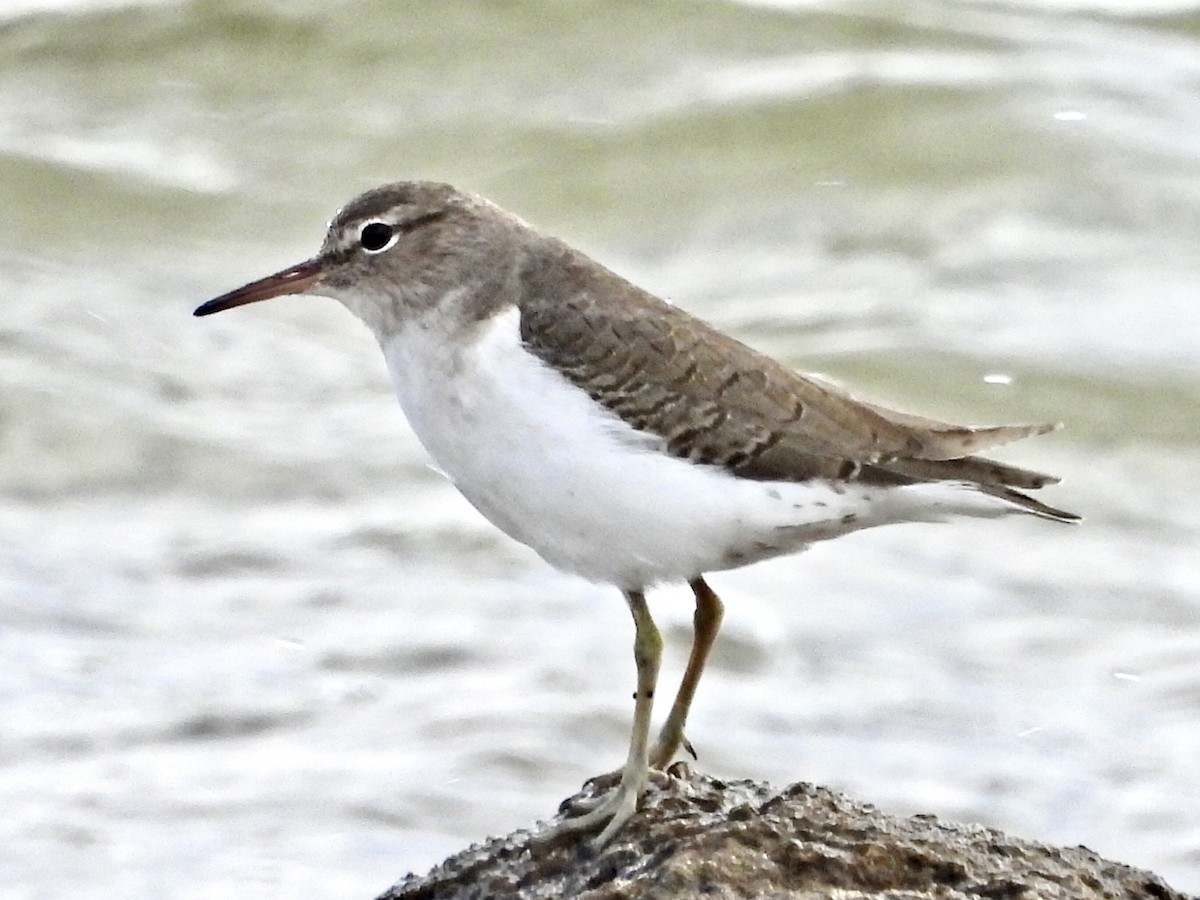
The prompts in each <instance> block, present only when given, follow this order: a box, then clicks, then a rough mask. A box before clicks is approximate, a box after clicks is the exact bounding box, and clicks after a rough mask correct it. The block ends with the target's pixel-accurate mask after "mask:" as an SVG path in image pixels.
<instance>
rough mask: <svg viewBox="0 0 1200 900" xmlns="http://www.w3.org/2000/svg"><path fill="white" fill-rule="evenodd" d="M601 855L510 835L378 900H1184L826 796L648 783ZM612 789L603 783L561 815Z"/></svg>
mask: <svg viewBox="0 0 1200 900" xmlns="http://www.w3.org/2000/svg"><path fill="white" fill-rule="evenodd" d="M653 777H654V780H653V782H652V784H651V786H650V788H649V790H648V791H647V792H646V795H645V797H644V798H643V799H642V803H641V806H640V811H639V813H638V815H637V816H635V817H634V818H633V820H632V821H630V822H629V824H627V825H626V826H625V828H624V829H623V830H622V831H621V832H620V833H618V834H617V836H616V837H615V838H614V839H613V841H612V842H611V843H610V844H609V845H608V846H606V847H605V848H604V849H603V850H602V851H601V852H600V853H594V852H592V851H590V850H589V848H588V846H587V842H586V840H581V839H580V838H579V837H577V836H565V837H561V838H558V839H556V840H555V841H553V842H552V843H545V842H539V841H538V840H537V837H536V834H537V833H536V832H530V831H524V830H520V831H515V832H513V833H512V834H510V835H508V836H506V837H500V838H494V839H492V840H490V841H488V842H487V843H485V844H483V845H477V846H473V847H470V848H468V849H466V850H464V851H462V852H461V853H459V854H458V855H456V856H453V857H451V858H450V859H448V860H446V861H445V862H443V863H442V864H441V865H439V866H438V867H437V868H435V869H434V870H433V871H431V872H430V873H429V874H428V875H424V876H420V877H418V876H416V875H409V876H408V877H407V878H405V879H404V880H403V881H402V882H400V883H399V884H397V885H395V886H394V887H392V888H391V889H390V890H388V891H387V892H386V893H384V894H383V895H382V896H381V897H380V898H379V900H417V898H422V900H434V898H436V900H449V898H454V900H468V898H469V900H503V898H522V900H526V898H529V900H532V898H550V897H553V898H581V900H615V898H622V900H632V898H639V900H641V898H645V900H657V898H672V900H675V898H688V897H705V898H722V900H724V898H735V897H736V898H748V897H755V898H805V900H808V898H826V897H827V898H839V900H850V898H867V897H871V898H883V897H886V898H891V900H909V898H913V900H915V898H935V897H936V898H939V900H957V898H972V900H976V898H987V900H1043V898H1045V900H1052V898H1130V900H1132V898H1147V900H1151V898H1153V900H1160V898H1161V900H1168V898H1169V900H1176V898H1178V900H1185V895H1184V894H1181V893H1179V892H1178V891H1175V890H1172V889H1171V888H1169V887H1168V886H1167V885H1166V884H1164V883H1163V881H1162V879H1160V878H1159V877H1158V876H1156V875H1152V874H1150V873H1149V872H1143V871H1139V870H1137V869H1132V868H1129V867H1128V866H1124V865H1121V864H1120V863H1114V862H1109V861H1108V860H1105V859H1102V858H1101V857H1099V856H1097V855H1096V854H1095V853H1093V852H1092V851H1091V850H1088V849H1087V848H1086V847H1071V848H1059V847H1050V846H1047V845H1045V844H1037V843H1033V842H1031V841H1025V840H1021V839H1020V838H1014V837H1009V836H1008V835H1005V834H1002V833H1001V832H999V831H994V830H992V829H989V828H983V827H980V826H975V825H954V824H949V823H944V822H939V821H938V820H937V819H935V818H934V817H932V816H913V817H911V818H900V817H897V816H890V815H886V814H884V813H882V812H880V811H879V810H877V809H875V808H874V807H872V806H869V805H867V804H863V803H857V802H855V801H853V800H850V799H849V798H847V797H845V796H843V795H841V794H837V793H835V792H833V791H830V790H827V789H825V788H821V787H816V786H814V785H811V784H796V785H792V786H791V787H788V788H785V789H784V790H782V791H777V790H774V789H772V788H771V787H770V786H768V785H765V784H758V783H754V782H749V781H738V782H732V783H726V782H722V781H718V780H717V779H715V778H710V777H708V776H705V775H699V774H694V773H691V772H689V771H688V770H687V769H686V768H684V767H682V766H676V767H673V768H672V769H671V771H670V774H661V773H660V774H656V775H654V776H653ZM614 783H615V779H614V778H613V777H612V776H602V777H601V778H598V779H593V780H592V781H590V782H588V783H587V784H586V785H584V789H583V791H581V792H580V793H579V794H577V795H576V796H574V797H571V798H569V799H568V800H566V801H564V803H563V804H562V806H561V807H560V809H559V816H560V817H561V816H562V815H563V814H564V813H566V812H568V811H570V810H571V809H572V807H574V806H576V805H577V804H581V803H586V802H587V801H588V800H589V799H591V798H594V797H595V796H597V794H600V793H603V792H604V791H605V790H607V789H608V788H610V787H611V786H612V785H613V784H614Z"/></svg>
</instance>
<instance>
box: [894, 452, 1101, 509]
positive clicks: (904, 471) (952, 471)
mask: <svg viewBox="0 0 1200 900" xmlns="http://www.w3.org/2000/svg"><path fill="white" fill-rule="evenodd" d="M881 468H883V469H885V470H886V471H888V472H891V473H894V474H896V475H899V476H902V477H905V478H911V479H913V480H914V481H926V482H934V481H957V482H960V483H962V484H966V485H969V486H970V487H973V488H975V489H976V490H978V491H980V492H982V493H984V494H988V495H989V496H992V497H996V498H998V499H1000V500H1004V501H1005V502H1007V503H1011V504H1013V505H1014V506H1016V507H1018V508H1020V509H1022V510H1024V511H1026V512H1029V513H1032V514H1034V515H1036V516H1041V517H1042V518H1046V519H1053V520H1055V521H1057V522H1078V521H1080V520H1081V519H1082V518H1083V517H1082V516H1079V515H1076V514H1075V513H1073V512H1067V511H1066V510H1064V509H1058V508H1057V507H1054V506H1050V505H1049V504H1048V503H1043V502H1042V501H1040V500H1035V499H1034V498H1033V497H1030V496H1028V495H1027V494H1023V493H1021V490H1037V489H1038V488H1043V487H1045V486H1046V485H1050V484H1058V482H1059V479H1058V478H1055V477H1054V476H1053V475H1046V474H1044V473H1042V472H1034V471H1032V470H1031V469H1022V468H1021V467H1019V466H1011V465H1008V464H1006V463H1001V462H996V461H995V460H994V459H985V458H983V457H981V456H964V457H962V458H961V459H897V460H892V461H891V462H889V463H887V464H886V465H884V466H882V467H881ZM1017 488H1020V489H1021V490H1017Z"/></svg>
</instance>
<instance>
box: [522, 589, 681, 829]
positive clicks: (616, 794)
mask: <svg viewBox="0 0 1200 900" xmlns="http://www.w3.org/2000/svg"><path fill="white" fill-rule="evenodd" d="M625 599H626V601H627V602H628V603H629V610H630V612H632V613H633V626H634V629H635V633H634V639H633V661H634V662H635V663H636V664H637V693H636V694H634V695H633V696H634V705H633V734H632V735H631V736H630V739H629V756H628V757H627V758H626V760H625V767H624V768H623V769H622V770H621V782H620V784H618V785H617V787H616V789H615V790H613V791H612V793H610V794H609V795H608V796H607V797H605V798H604V800H603V801H602V802H601V803H600V805H599V806H597V807H596V808H595V809H593V810H591V811H589V812H587V813H584V814H583V815H582V816H578V817H577V818H574V819H566V820H564V821H562V822H560V823H559V824H558V825H556V826H555V827H554V828H552V829H550V830H549V831H548V832H545V833H543V834H541V835H539V836H538V837H539V839H541V840H550V839H553V838H555V837H557V836H558V835H560V834H566V833H568V832H577V831H587V830H590V829H591V828H593V827H595V826H598V825H599V824H601V823H602V822H603V823H607V824H605V826H604V830H603V831H601V832H600V834H599V835H597V836H596V837H595V838H593V839H592V842H591V843H592V847H593V848H595V849H597V850H598V849H600V848H601V847H603V846H604V845H605V844H606V843H608V841H609V839H610V838H612V836H613V835H614V834H616V833H617V831H619V830H620V828H621V826H622V825H624V824H625V823H626V822H628V821H629V819H630V818H632V816H633V814H634V813H635V812H637V803H638V798H639V797H641V795H642V792H643V791H644V790H645V789H646V782H647V780H648V779H649V777H650V761H649V750H648V747H649V741H650V714H651V712H652V711H653V708H654V688H655V685H656V684H657V682H658V665H659V662H660V660H661V659H662V636H661V635H659V633H658V628H657V627H656V626H655V624H654V620H653V619H652V618H651V617H650V610H649V608H648V607H647V606H646V597H645V595H644V594H643V593H642V592H641V591H626V592H625Z"/></svg>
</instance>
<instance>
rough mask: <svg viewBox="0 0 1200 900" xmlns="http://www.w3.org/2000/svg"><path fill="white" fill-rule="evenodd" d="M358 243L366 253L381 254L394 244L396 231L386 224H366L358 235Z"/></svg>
mask: <svg viewBox="0 0 1200 900" xmlns="http://www.w3.org/2000/svg"><path fill="white" fill-rule="evenodd" d="M358 242H359V244H361V245H362V248H363V249H364V250H366V251H367V252H368V253H382V252H383V251H384V250H386V249H387V248H388V247H390V246H392V244H394V243H396V229H395V228H393V227H392V226H391V225H389V224H388V223H387V222H368V223H367V224H366V225H364V226H363V227H362V231H360V232H359V233H358Z"/></svg>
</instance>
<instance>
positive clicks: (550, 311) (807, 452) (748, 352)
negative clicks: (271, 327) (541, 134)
mask: <svg viewBox="0 0 1200 900" xmlns="http://www.w3.org/2000/svg"><path fill="white" fill-rule="evenodd" d="M517 277H518V278H519V279H520V280H521V282H522V283H521V285H520V288H521V289H520V291H519V293H518V296H520V297H522V298H523V300H522V303H521V337H522V340H523V341H524V342H525V345H526V346H527V347H528V348H529V349H530V350H531V351H532V352H533V353H534V354H536V355H537V356H538V357H539V358H540V359H541V360H542V361H543V362H545V363H546V364H547V365H549V366H551V367H553V368H554V369H556V370H557V371H559V372H560V373H562V374H563V375H564V376H565V377H566V378H568V379H570V380H571V382H572V383H574V384H576V385H577V386H579V387H580V388H582V389H583V390H585V391H587V392H588V394H589V395H590V396H591V397H592V398H593V399H595V400H596V401H597V402H599V403H601V404H603V405H604V406H605V407H607V408H608V409H610V410H611V411H612V412H614V413H616V414H617V415H618V416H620V417H621V418H622V419H623V420H625V421H626V422H628V423H629V424H630V425H632V426H633V427H635V428H637V429H639V430H642V431H645V432H648V433H651V434H654V435H657V436H658V437H660V438H661V439H662V440H663V444H664V447H665V449H666V450H667V452H669V453H671V454H673V455H676V456H679V457H682V458H685V459H689V460H692V461H694V462H698V463H705V464H710V465H716V466H722V467H724V468H726V469H728V470H729V471H731V472H733V473H734V474H736V475H738V476H740V477H744V478H754V479H765V480H784V481H803V480H807V479H811V478H826V479H852V478H857V479H860V480H862V481H866V482H869V483H880V484H906V483H912V482H914V481H937V480H955V481H966V482H973V483H975V484H977V485H978V486H979V487H980V488H981V489H982V490H985V491H986V492H988V493H994V494H996V495H998V496H1002V497H1004V498H1005V499H1007V500H1009V501H1011V502H1013V503H1016V504H1018V505H1021V506H1023V507H1025V508H1026V509H1029V510H1030V511H1031V512H1035V513H1038V514H1041V515H1046V516H1049V517H1052V518H1062V519H1069V518H1076V517H1074V516H1072V515H1071V514H1070V513H1065V512H1062V511H1060V510H1055V509H1053V508H1052V507H1048V506H1045V505H1044V504H1041V503H1039V502H1037V501H1035V500H1032V498H1028V497H1025V496H1024V495H1023V494H1019V493H1017V492H1016V491H1013V490H1011V488H1013V487H1019V488H1026V489H1028V488H1037V487H1042V486H1043V485H1046V484H1051V483H1053V482H1054V481H1056V479H1054V478H1052V477H1051V476H1048V475H1041V474H1039V473H1036V472H1030V471H1027V470H1024V469H1019V468H1016V467H1014V466H1006V465H1004V464H1002V463H996V462H992V461H990V460H985V459H981V458H978V457H974V456H971V455H970V454H971V453H973V452H974V451H976V450H979V449H983V448H986V447H991V446H995V445H998V444H1003V443H1007V442H1008V441H1013V440H1017V439H1019V438H1023V437H1028V436H1030V435H1034V434H1042V433H1044V432H1046V431H1049V430H1051V429H1052V428H1054V427H1056V426H1052V425H1013V426H998V427H986V428H972V427H966V426H959V425H951V424H948V423H943V422H937V421H934V420H931V419H923V418H920V417H917V416H910V415H907V414H904V413H896V412H892V411H890V410H886V409H883V408H881V407H876V406H873V405H871V404H867V403H863V402H861V401H859V400H856V399H855V398H853V397H851V396H850V395H849V394H847V393H846V392H844V391H842V390H840V389H839V388H836V387H834V386H832V385H829V384H827V383H825V382H823V381H821V380H819V379H816V378H811V377H807V376H804V375H800V374H799V373H797V372H794V371H792V370H791V369H788V368H786V367H785V366H782V365H780V364H779V363H777V362H775V361H774V360H772V359H771V358H769V357H767V356H764V355H762V354H761V353H758V352H757V351H755V350H753V349H751V348H750V347H747V346H746V345H745V344H742V343H741V342H739V341H737V340H735V339H734V338H731V337H729V336H728V335H725V334H722V333H721V332H719V331H716V330H715V329H713V328H712V327H711V326H709V325H707V324H705V323H704V322H702V321H700V320H699V319H697V318H695V317H694V316H691V315H689V314H688V313H685V312H684V311H682V310H680V309H678V308H676V307H674V306H671V305H670V304H668V303H665V302H664V301H662V300H659V299H658V298H656V297H654V296H652V295H650V294H648V293H646V292H645V291H642V290H641V289H639V288H637V287H636V286H634V285H632V284H630V283H629V282H627V281H625V280H624V279H622V278H620V277H619V276H617V275H615V274H613V273H611V272H608V271H607V270H599V271H598V269H597V266H596V264H595V263H594V262H592V261H591V260H588V259H587V258H586V257H583V256H582V255H580V254H579V253H578V252H577V251H574V250H572V249H571V248H569V247H567V246H566V245H564V244H562V243H560V242H558V241H555V240H553V239H550V238H546V239H544V240H543V241H542V242H539V243H538V244H537V245H535V249H534V250H533V251H532V252H531V253H530V254H529V256H528V257H527V258H526V259H525V260H524V261H523V264H522V266H521V267H520V269H519V271H518V272H517Z"/></svg>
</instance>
